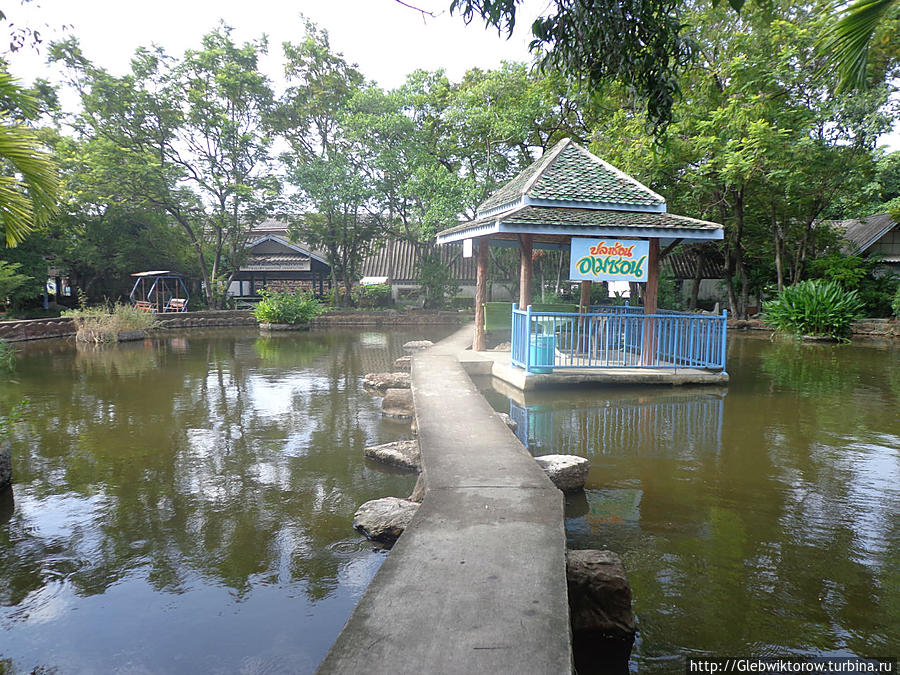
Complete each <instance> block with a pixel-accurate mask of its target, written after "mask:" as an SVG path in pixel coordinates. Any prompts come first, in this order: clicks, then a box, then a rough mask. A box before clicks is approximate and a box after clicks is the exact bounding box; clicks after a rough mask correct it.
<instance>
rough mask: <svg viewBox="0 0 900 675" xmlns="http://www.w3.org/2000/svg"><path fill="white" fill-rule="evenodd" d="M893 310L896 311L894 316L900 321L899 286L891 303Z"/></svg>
mask: <svg viewBox="0 0 900 675" xmlns="http://www.w3.org/2000/svg"><path fill="white" fill-rule="evenodd" d="M891 309H893V310H894V316H896V317H897V318H898V319H900V286H897V292H896V293H894V301H893V302H892V303H891Z"/></svg>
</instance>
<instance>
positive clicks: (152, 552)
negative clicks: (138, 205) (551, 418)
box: [0, 331, 438, 672]
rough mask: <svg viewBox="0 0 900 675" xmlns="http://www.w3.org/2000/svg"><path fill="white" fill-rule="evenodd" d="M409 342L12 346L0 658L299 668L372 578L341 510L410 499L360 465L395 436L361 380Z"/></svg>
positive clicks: (217, 339)
mask: <svg viewBox="0 0 900 675" xmlns="http://www.w3.org/2000/svg"><path fill="white" fill-rule="evenodd" d="M414 337H415V338H419V337H422V332H421V331H417V332H416V334H415V335H410V334H400V333H385V334H381V340H380V342H379V343H378V344H377V345H376V344H374V341H373V340H372V339H371V336H370V337H369V339H367V340H365V341H364V340H362V339H360V335H359V334H357V333H336V334H327V335H326V334H323V333H315V332H313V333H309V334H304V335H296V334H295V335H292V336H285V337H281V336H279V337H274V336H273V337H269V338H260V337H259V336H258V335H257V333H256V332H255V331H234V332H224V331H223V332H218V333H215V334H214V335H209V336H205V335H203V334H197V333H186V334H183V335H176V336H169V337H163V338H160V339H158V340H157V339H154V340H148V341H145V342H138V343H131V344H125V345H120V346H118V347H113V348H108V347H107V348H100V349H97V348H89V349H77V350H76V349H74V348H72V347H71V346H70V347H67V348H65V349H60V348H59V345H58V343H57V344H49V343H48V344H47V345H46V346H44V347H42V346H40V345H30V346H28V347H27V348H26V350H25V353H24V354H23V356H22V358H21V360H20V364H19V368H18V371H17V382H13V383H8V384H5V385H3V387H2V388H0V405H3V406H4V407H6V406H7V405H10V404H11V403H12V402H14V401H16V400H19V399H21V398H22V397H24V396H27V397H28V398H29V399H30V400H31V403H30V405H29V407H28V409H27V411H26V414H25V415H24V417H23V421H22V423H21V424H19V425H18V427H17V429H16V431H15V434H14V437H13V453H14V458H15V459H14V469H15V499H14V506H13V504H12V503H3V504H0V513H2V514H3V517H2V518H0V552H2V555H3V559H4V563H3V565H2V567H0V629H2V631H3V637H2V639H0V645H2V646H0V659H2V658H3V657H7V658H12V659H13V660H14V662H15V664H16V667H18V668H22V669H29V670H30V669H31V668H33V667H35V666H39V665H43V666H61V667H62V670H63V671H65V672H80V671H91V672H99V671H102V672H107V671H111V670H115V669H119V668H122V667H125V666H126V665H128V667H132V668H139V669H143V670H145V671H147V672H196V671H202V672H205V671H208V670H218V669H224V670H228V671H231V670H236V669H240V664H241V663H246V665H247V667H249V668H250V669H251V670H252V669H254V668H256V669H258V668H263V669H267V668H270V667H271V668H274V669H275V670H278V669H282V670H289V671H292V672H309V671H311V670H312V669H314V668H315V666H316V665H317V664H318V662H319V660H320V659H321V658H322V656H324V653H325V651H326V650H327V648H328V646H329V645H330V643H331V641H332V640H333V638H334V637H335V636H336V635H337V633H338V631H339V630H340V627H341V625H342V624H343V622H344V621H345V620H346V618H347V616H348V615H349V612H350V610H351V609H352V607H353V604H354V603H355V600H356V599H357V598H358V596H359V594H361V592H362V591H363V590H364V588H365V586H366V585H367V584H368V581H369V579H371V576H372V574H374V572H375V570H376V569H377V567H378V565H379V564H380V561H381V555H380V554H378V553H374V552H372V550H371V549H370V547H367V546H365V545H364V544H362V543H361V540H360V539H359V537H357V536H356V535H355V533H353V531H352V529H351V528H350V520H351V518H352V514H353V511H354V510H355V509H356V507H357V506H358V505H359V504H360V503H362V502H363V501H366V500H368V499H372V498H375V497H380V496H384V495H388V494H394V495H405V494H408V493H409V491H410V490H411V488H412V482H413V480H412V479H411V478H410V477H409V476H407V475H397V474H392V473H385V472H379V471H377V470H376V469H374V468H373V467H371V466H367V465H366V464H365V462H364V461H363V457H362V448H363V446H364V445H366V444H367V443H376V442H387V441H390V440H396V439H397V438H401V437H405V434H408V428H406V429H404V428H403V427H399V426H397V425H386V424H383V423H382V422H381V416H380V399H378V398H377V397H373V396H371V395H369V394H366V393H365V392H363V391H362V389H361V387H360V380H361V378H362V376H363V375H364V374H365V373H366V372H369V371H372V370H385V369H389V368H390V365H391V363H392V362H393V360H394V359H395V358H396V357H397V356H399V355H400V354H401V353H402V344H403V343H404V342H406V341H407V340H409V339H412V338H414ZM429 337H433V338H436V337H438V336H435V335H432V336H429ZM4 498H5V497H4ZM9 499H10V500H11V499H12V496H11V495H10V497H9ZM111 646H113V648H111ZM254 664H255V665H254Z"/></svg>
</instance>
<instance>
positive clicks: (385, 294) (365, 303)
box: [356, 284, 392, 307]
mask: <svg viewBox="0 0 900 675" xmlns="http://www.w3.org/2000/svg"><path fill="white" fill-rule="evenodd" d="M391 302H392V297H391V285H390V284H370V285H367V286H357V287H356V303H357V304H358V305H359V306H360V307H388V306H390V304H391Z"/></svg>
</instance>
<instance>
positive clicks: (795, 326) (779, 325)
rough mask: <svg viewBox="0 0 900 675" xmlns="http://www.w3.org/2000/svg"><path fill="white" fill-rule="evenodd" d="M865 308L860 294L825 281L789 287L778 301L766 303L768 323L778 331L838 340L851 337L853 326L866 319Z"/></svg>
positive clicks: (807, 282)
mask: <svg viewBox="0 0 900 675" xmlns="http://www.w3.org/2000/svg"><path fill="white" fill-rule="evenodd" d="M862 308H863V302H862V300H861V299H860V297H859V294H858V293H857V292H856V291H848V290H845V289H844V288H843V287H842V286H841V285H840V284H839V283H837V282H835V281H822V280H821V279H811V280H808V281H801V282H800V283H799V284H796V285H794V286H788V287H787V288H785V289H784V290H783V291H781V293H779V294H778V297H776V298H775V299H773V300H769V301H767V302H765V303H763V312H764V315H765V316H764V318H765V321H766V323H768V324H769V325H770V326H771V327H772V328H774V329H775V330H776V331H779V332H784V333H793V334H795V335H818V336H827V337H832V338H835V339H842V338H845V337H846V336H847V335H849V334H850V327H851V325H852V324H853V322H854V321H856V320H857V319H859V318H861V316H862Z"/></svg>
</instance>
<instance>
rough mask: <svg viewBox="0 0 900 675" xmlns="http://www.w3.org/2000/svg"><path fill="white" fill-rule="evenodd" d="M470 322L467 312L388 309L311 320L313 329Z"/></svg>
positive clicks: (336, 314) (326, 314) (339, 314)
mask: <svg viewBox="0 0 900 675" xmlns="http://www.w3.org/2000/svg"><path fill="white" fill-rule="evenodd" d="M471 320H472V314H470V313H467V312H442V311H433V312H428V311H421V310H419V311H414V312H405V311H399V310H393V309H388V310H384V311H381V312H356V311H340V310H338V311H335V312H327V313H325V314H322V315H321V316H317V317H316V318H315V319H313V320H312V323H311V325H312V327H313V328H329V327H337V326H458V325H462V324H464V323H468V322H470V321H471Z"/></svg>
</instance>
